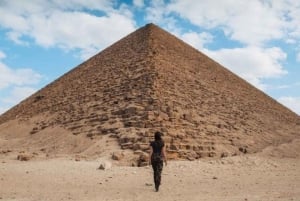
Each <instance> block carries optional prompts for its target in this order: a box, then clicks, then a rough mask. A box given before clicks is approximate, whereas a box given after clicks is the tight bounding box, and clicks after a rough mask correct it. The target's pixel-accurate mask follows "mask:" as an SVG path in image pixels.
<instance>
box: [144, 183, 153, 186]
mask: <svg viewBox="0 0 300 201" xmlns="http://www.w3.org/2000/svg"><path fill="white" fill-rule="evenodd" d="M145 185H146V186H153V184H149V183H146V184H145Z"/></svg>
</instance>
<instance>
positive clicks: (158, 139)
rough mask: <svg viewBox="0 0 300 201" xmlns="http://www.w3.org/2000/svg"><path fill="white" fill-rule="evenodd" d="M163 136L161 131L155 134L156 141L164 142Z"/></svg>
mask: <svg viewBox="0 0 300 201" xmlns="http://www.w3.org/2000/svg"><path fill="white" fill-rule="evenodd" d="M161 136H162V133H161V132H159V131H156V132H155V134H154V139H155V141H162V139H161Z"/></svg>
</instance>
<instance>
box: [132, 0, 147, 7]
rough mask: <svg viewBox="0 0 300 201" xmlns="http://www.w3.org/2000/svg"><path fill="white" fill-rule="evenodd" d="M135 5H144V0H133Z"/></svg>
mask: <svg viewBox="0 0 300 201" xmlns="http://www.w3.org/2000/svg"><path fill="white" fill-rule="evenodd" d="M133 5H134V6H136V7H139V8H141V7H144V5H145V4H144V0H133Z"/></svg>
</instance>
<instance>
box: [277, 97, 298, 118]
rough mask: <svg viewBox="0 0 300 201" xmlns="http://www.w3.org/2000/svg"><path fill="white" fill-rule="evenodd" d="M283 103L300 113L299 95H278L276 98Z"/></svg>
mask: <svg viewBox="0 0 300 201" xmlns="http://www.w3.org/2000/svg"><path fill="white" fill-rule="evenodd" d="M277 100H278V101H279V102H280V103H282V104H283V105H285V106H287V107H289V108H290V109H291V110H293V111H294V112H296V113H297V114H298V115H300V97H288V96H285V97H280V98H278V99H277Z"/></svg>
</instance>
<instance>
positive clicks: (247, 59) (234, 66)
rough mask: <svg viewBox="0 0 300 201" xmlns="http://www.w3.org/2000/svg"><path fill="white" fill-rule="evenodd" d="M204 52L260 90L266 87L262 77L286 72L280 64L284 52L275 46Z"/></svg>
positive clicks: (278, 75)
mask: <svg viewBox="0 0 300 201" xmlns="http://www.w3.org/2000/svg"><path fill="white" fill-rule="evenodd" d="M204 52H205V53H206V54H207V55H209V56H210V57H212V58H213V59H215V60H216V61H218V62H219V63H221V64H222V65H224V66H225V67H227V68H228V69H230V70H231V71H232V72H234V73H235V74H237V75H239V76H241V77H242V78H244V79H245V80H247V81H248V82H250V83H251V84H253V85H254V86H256V87H257V88H259V89H261V90H264V89H266V86H265V85H264V84H263V82H262V80H263V79H266V78H274V77H280V76H282V75H285V74H286V73H287V71H285V70H284V68H283V66H282V64H281V62H282V61H283V60H284V59H285V58H286V54H285V53H284V52H283V51H282V50H281V49H280V48H277V47H273V48H265V49H263V48H258V47H245V48H234V49H221V50H217V51H209V50H204Z"/></svg>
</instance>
